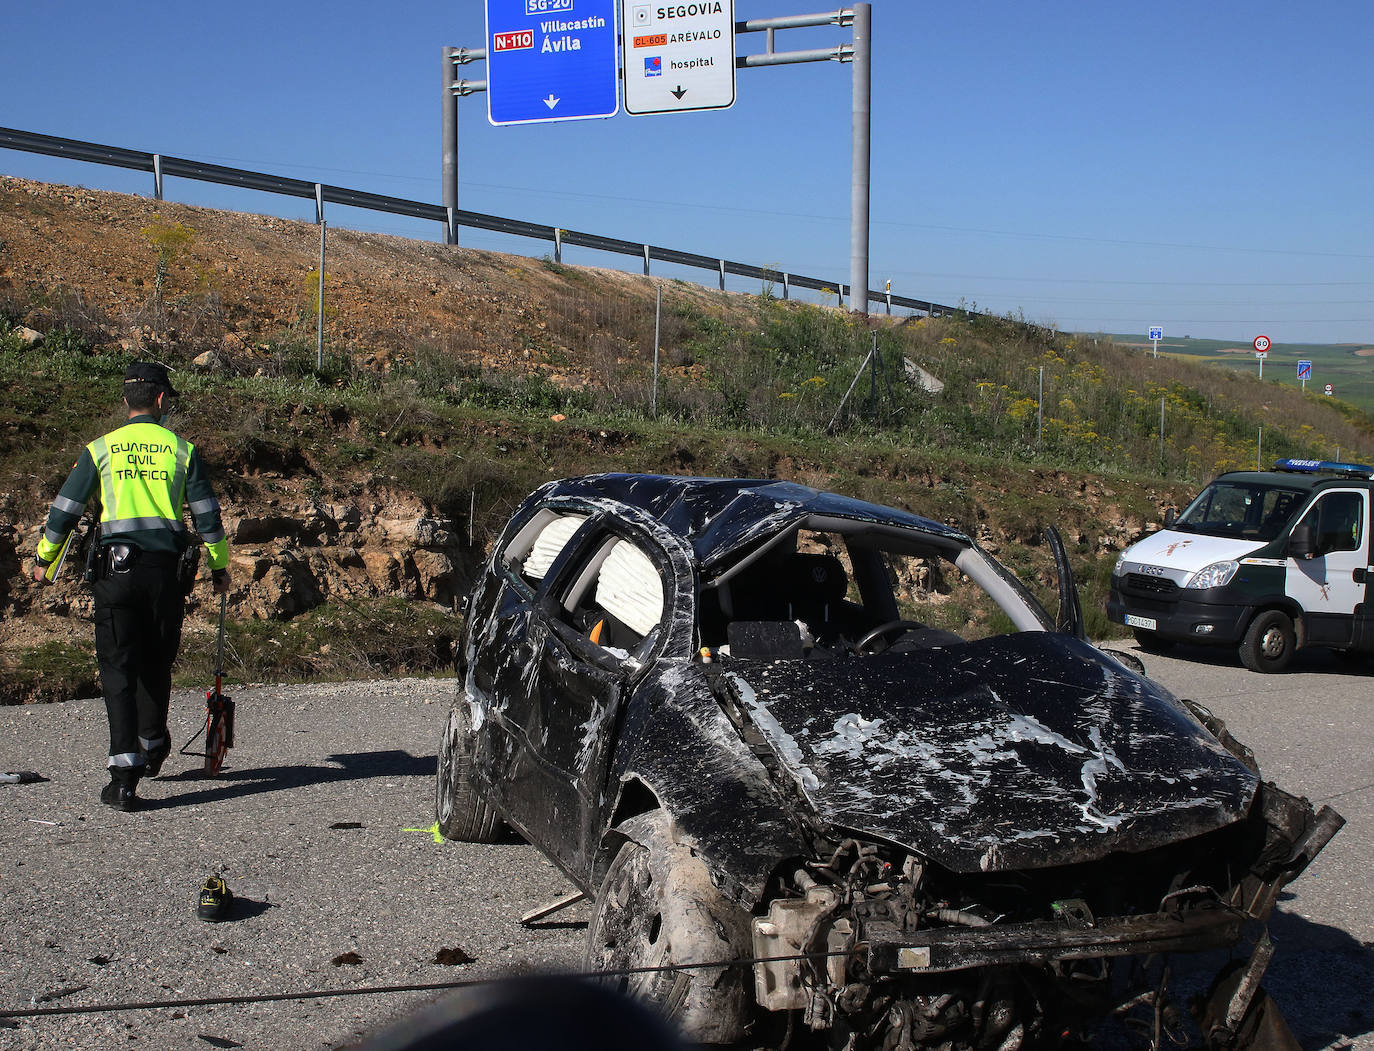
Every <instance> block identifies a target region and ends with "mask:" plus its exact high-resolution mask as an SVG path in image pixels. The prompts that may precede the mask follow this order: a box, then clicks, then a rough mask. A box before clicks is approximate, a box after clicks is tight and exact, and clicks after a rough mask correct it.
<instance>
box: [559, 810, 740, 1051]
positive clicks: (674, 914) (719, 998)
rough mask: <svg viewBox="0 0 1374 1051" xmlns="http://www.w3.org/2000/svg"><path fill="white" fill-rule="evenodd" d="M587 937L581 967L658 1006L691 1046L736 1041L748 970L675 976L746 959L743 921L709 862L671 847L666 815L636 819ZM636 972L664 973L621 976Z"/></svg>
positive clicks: (608, 876) (627, 832) (625, 828)
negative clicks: (695, 966) (675, 967)
mask: <svg viewBox="0 0 1374 1051" xmlns="http://www.w3.org/2000/svg"><path fill="white" fill-rule="evenodd" d="M619 831H621V832H622V834H624V835H626V836H627V837H629V838H627V839H626V840H625V842H624V843H623V844H622V845H621V847H620V850H619V852H618V853H617V854H616V856H615V859H614V860H613V861H612V862H611V865H610V868H609V869H608V870H607V872H606V877H605V879H604V880H603V881H602V883H601V888H600V890H599V891H598V893H597V896H596V903H595V905H594V906H593V909H592V919H591V923H590V925H589V926H588V929H587V953H586V959H585V967H586V970H587V971H588V972H593V973H598V974H607V972H610V973H609V974H607V982H608V984H610V985H612V986H613V987H614V988H617V989H618V990H619V991H620V992H622V993H625V994H627V995H630V996H633V997H635V998H637V999H639V1000H641V1001H643V1002H645V1003H647V1004H649V1005H650V1006H652V1007H654V1008H655V1009H656V1010H657V1011H658V1013H659V1014H661V1015H662V1016H663V1017H665V1018H666V1019H667V1020H668V1021H669V1022H671V1023H673V1025H675V1026H676V1027H677V1028H678V1030H679V1031H680V1032H681V1033H682V1035H683V1036H684V1037H685V1038H686V1039H687V1040H688V1041H690V1042H692V1043H697V1044H729V1043H734V1042H736V1041H738V1040H740V1039H741V1038H742V1037H743V1035H744V1030H745V1027H746V1025H747V1024H748V1021H749V1017H750V1013H751V1008H752V1004H753V995H752V986H751V984H750V983H751V982H752V976H751V972H750V971H749V970H748V968H747V967H744V966H741V965H737V966H733V967H720V968H701V969H692V970H686V971H678V970H672V969H671V968H672V966H673V965H674V964H683V963H706V962H709V961H714V960H737V959H740V958H742V957H747V956H748V955H749V947H750V934H749V918H748V916H747V915H746V914H745V913H744V911H743V910H742V909H740V908H739V907H738V906H737V905H735V904H734V903H733V902H730V901H728V900H727V899H726V898H725V897H724V895H722V894H721V893H720V891H719V890H718V889H717V888H716V886H715V884H714V882H713V881H712V879H711V875H710V873H709V871H708V870H707V868H706V865H705V863H704V862H703V861H702V860H701V858H700V857H699V856H697V855H696V854H694V853H693V852H692V851H691V850H690V849H688V848H687V847H686V846H684V845H682V844H680V843H678V842H677V841H676V840H674V838H673V836H672V832H671V826H670V825H669V822H668V819H667V817H666V815H664V814H663V813H662V811H655V812H654V813H652V814H649V815H643V816H641V817H638V818H634V819H632V820H631V821H630V822H628V823H626V824H625V825H622V826H621V828H620V830H619ZM639 968H663V970H658V971H652V972H641V973H635V974H624V973H618V972H624V971H630V970H637V969H639Z"/></svg>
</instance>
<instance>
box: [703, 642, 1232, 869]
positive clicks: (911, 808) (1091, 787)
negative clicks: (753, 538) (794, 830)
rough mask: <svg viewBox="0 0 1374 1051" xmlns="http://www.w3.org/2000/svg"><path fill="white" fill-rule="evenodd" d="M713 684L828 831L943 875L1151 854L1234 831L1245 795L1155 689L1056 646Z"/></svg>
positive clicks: (941, 653)
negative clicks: (737, 704)
mask: <svg viewBox="0 0 1374 1051" xmlns="http://www.w3.org/2000/svg"><path fill="white" fill-rule="evenodd" d="M726 681H727V683H728V684H729V686H730V688H731V689H732V691H733V692H734V693H735V694H736V695H737V696H739V697H740V699H741V701H742V702H743V703H744V704H745V705H746V706H747V707H748V708H749V709H750V710H751V711H752V712H753V714H754V718H755V721H756V722H757V723H758V725H759V726H760V728H761V729H762V731H763V733H764V734H765V735H766V736H767V737H768V738H769V741H770V743H772V745H773V746H774V748H775V750H776V751H777V753H778V754H779V755H780V756H782V757H783V758H784V760H785V762H786V763H787V769H788V771H789V773H791V774H792V775H793V776H794V777H795V778H796V780H797V783H798V785H799V787H800V789H801V791H802V793H803V794H804V795H805V796H806V798H807V800H808V801H809V802H810V803H811V805H812V806H813V807H814V808H815V809H816V810H817V812H818V813H819V814H820V816H821V817H822V818H823V819H824V820H825V821H827V822H829V823H832V824H834V825H836V826H839V827H842V828H847V829H856V830H857V829H862V830H865V831H867V832H869V833H873V834H877V835H881V836H884V837H886V838H888V839H891V840H893V841H895V842H898V843H901V844H902V845H903V846H906V847H908V848H910V849H920V850H921V851H922V852H923V853H925V854H926V855H927V856H929V857H930V858H931V859H932V860H934V861H938V862H939V863H940V864H942V865H944V866H945V867H947V868H949V869H951V870H953V871H955V872H970V871H978V870H982V871H997V870H1001V869H1020V868H1039V867H1043V866H1046V865H1062V864H1066V863H1075V862H1079V861H1088V860H1092V859H1095V858H1100V857H1104V856H1106V855H1107V854H1109V853H1112V852H1114V851H1126V852H1140V851H1143V850H1149V849H1151V848H1153V847H1156V846H1159V845H1160V844H1162V843H1167V842H1172V841H1175V840H1178V839H1180V838H1187V837H1191V836H1195V835H1199V834H1201V833H1203V832H1207V831H1211V830H1212V829H1214V828H1219V827H1222V826H1223V825H1228V824H1230V823H1232V822H1234V821H1236V820H1238V819H1239V818H1241V817H1243V816H1244V815H1245V813H1246V811H1247V810H1248V809H1249V807H1250V803H1251V800H1252V799H1253V798H1254V794H1255V787H1256V785H1257V784H1258V778H1256V777H1255V776H1254V775H1253V774H1252V773H1250V771H1249V770H1247V769H1246V768H1245V767H1244V765H1243V764H1241V763H1240V762H1239V761H1238V760H1237V759H1236V758H1235V757H1234V756H1232V755H1231V754H1230V753H1229V752H1227V751H1226V749H1225V748H1224V747H1222V746H1221V745H1220V744H1219V743H1218V742H1217V740H1216V739H1215V738H1214V737H1212V736H1211V735H1210V734H1208V733H1207V732H1206V731H1205V730H1204V729H1203V728H1202V727H1201V726H1199V725H1198V723H1197V722H1196V720H1194V719H1193V718H1192V717H1191V716H1190V715H1188V714H1186V713H1185V712H1184V711H1183V710H1182V709H1181V708H1180V707H1178V706H1176V702H1174V701H1173V698H1172V697H1171V696H1170V695H1169V694H1168V693H1167V692H1166V691H1164V690H1163V689H1162V688H1161V687H1158V686H1156V685H1155V684H1153V683H1149V682H1147V681H1145V680H1143V679H1141V678H1140V677H1138V676H1136V675H1132V674H1130V673H1127V672H1125V670H1124V669H1122V668H1121V666H1120V665H1118V664H1116V662H1115V661H1112V660H1110V658H1107V657H1104V656H1103V655H1102V654H1101V653H1099V652H1098V651H1096V650H1094V649H1093V648H1092V647H1091V646H1088V645H1087V644H1085V643H1081V642H1078V641H1077V640H1076V639H1073V638H1070V637H1069V636H1066V635H1056V634H1045V635H1035V634H1029V633H1026V634H1020V635H1009V636H1003V637H1000V638H993V639H986V640H983V641H980V642H968V643H964V644H962V645H959V646H952V647H949V648H941V649H931V650H926V651H924V652H921V653H919V654H900V655H897V656H888V655H886V654H883V655H879V656H876V657H872V658H870V659H869V660H866V661H863V662H852V666H851V663H849V662H836V661H830V662H826V663H815V664H808V663H806V662H804V661H778V662H771V663H762V662H759V663H757V664H755V663H750V664H748V666H747V667H745V668H743V669H742V670H740V671H738V672H735V673H732V674H731V675H730V676H728V677H727V679H726Z"/></svg>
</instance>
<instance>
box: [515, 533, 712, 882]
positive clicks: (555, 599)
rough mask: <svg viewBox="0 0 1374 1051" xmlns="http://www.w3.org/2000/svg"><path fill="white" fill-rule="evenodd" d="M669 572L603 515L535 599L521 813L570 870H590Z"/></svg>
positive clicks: (659, 557) (667, 602) (641, 538)
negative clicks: (629, 703)
mask: <svg viewBox="0 0 1374 1051" xmlns="http://www.w3.org/2000/svg"><path fill="white" fill-rule="evenodd" d="M669 565H670V563H669V560H668V559H667V557H666V553H665V552H663V551H662V550H661V549H659V548H658V547H657V545H656V544H655V543H654V542H653V541H652V540H651V539H650V538H649V536H648V535H646V534H644V533H640V532H638V531H635V530H630V529H627V528H626V526H625V524H624V523H623V522H618V521H615V520H612V519H610V518H603V519H601V520H599V521H593V523H592V524H591V526H590V527H589V533H588V537H587V539H586V541H585V542H581V541H579V544H578V550H577V551H576V552H575V553H574V554H573V555H571V556H570V557H569V558H568V560H567V562H566V565H564V566H563V568H561V569H560V570H559V572H558V577H557V579H556V580H554V581H553V582H552V583H551V585H550V587H549V588H548V590H547V592H546V594H545V595H544V597H543V598H542V599H541V607H542V608H541V613H542V614H543V615H544V617H545V623H546V625H547V628H548V630H547V631H546V632H544V633H543V634H542V635H541V637H540V640H539V647H540V648H539V650H538V652H537V653H536V654H535V655H534V656H535V661H536V664H537V668H536V673H535V674H536V677H537V684H536V694H537V702H536V704H537V721H538V732H537V733H533V732H532V733H531V734H530V737H529V743H530V748H531V759H532V762H531V764H530V773H531V776H530V777H529V778H528V779H526V780H525V781H523V782H522V784H521V789H522V791H528V793H529V794H528V795H527V796H526V797H525V798H524V799H523V800H522V801H521V812H522V814H526V815H528V820H529V821H530V822H531V823H532V825H531V828H530V831H531V833H532V834H533V835H534V836H535V837H536V838H537V839H538V841H539V842H540V843H541V845H544V846H545V848H546V849H547V850H549V851H550V852H551V853H552V854H553V855H554V856H555V858H556V860H558V862H559V863H560V864H561V865H563V866H564V867H565V868H566V869H568V870H569V871H570V872H573V873H582V872H584V871H585V869H586V868H587V866H588V865H589V858H590V855H591V853H592V852H594V848H595V847H596V845H597V843H599V841H600V836H601V831H602V830H601V824H602V820H603V816H604V811H605V809H606V807H607V805H608V803H609V801H610V800H611V799H613V796H614V792H613V791H612V790H610V789H609V787H608V786H607V784H606V777H607V771H608V769H609V761H610V757H611V756H612V754H613V752H614V748H615V742H616V738H617V731H618V729H619V726H620V722H621V719H622V718H623V714H624V709H625V702H626V699H627V696H628V694H629V692H630V691H631V690H633V687H634V685H635V683H636V682H638V680H639V678H640V675H641V673H642V672H643V670H644V669H645V667H646V666H647V664H648V663H649V661H651V660H652V659H653V658H654V656H655V655H656V654H657V653H659V652H660V651H661V648H662V644H663V642H664V641H665V640H664V639H663V638H662V636H663V635H664V634H665V633H664V632H663V630H662V627H663V623H664V621H665V619H666V613H667V611H668V610H671V609H674V608H676V605H677V604H678V603H679V598H680V597H679V596H678V595H677V589H676V587H675V584H674V581H673V574H672V573H671V571H670V568H669ZM688 598H689V599H690V596H689V597H688Z"/></svg>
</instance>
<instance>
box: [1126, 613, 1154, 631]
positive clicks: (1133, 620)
mask: <svg viewBox="0 0 1374 1051" xmlns="http://www.w3.org/2000/svg"><path fill="white" fill-rule="evenodd" d="M1126 624H1127V626H1128V627H1132V628H1145V629H1147V630H1149V631H1156V630H1158V628H1159V621H1157V620H1155V619H1154V617H1137V616H1136V615H1135V614H1134V613H1127V614H1126Z"/></svg>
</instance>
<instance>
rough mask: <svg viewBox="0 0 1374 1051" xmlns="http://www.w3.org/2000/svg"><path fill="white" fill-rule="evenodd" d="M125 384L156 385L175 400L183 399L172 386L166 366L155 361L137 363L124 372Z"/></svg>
mask: <svg viewBox="0 0 1374 1051" xmlns="http://www.w3.org/2000/svg"><path fill="white" fill-rule="evenodd" d="M124 382H125V383H155V384H157V386H159V387H161V388H162V389H163V390H165V391H166V392H167V393H168V394H170V395H171V396H172V397H173V398H179V397H181V395H180V393H178V392H177V390H176V388H175V387H173V386H172V378H171V377H170V376H168V375H167V369H166V366H163V365H159V364H158V363H157V362H155V361H135V362H134V363H133V364H132V365H130V366H129V367H128V368H127V369H125V370H124Z"/></svg>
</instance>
